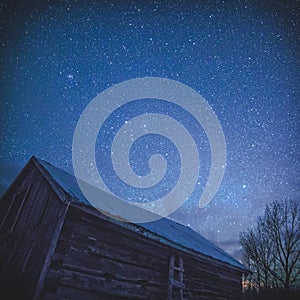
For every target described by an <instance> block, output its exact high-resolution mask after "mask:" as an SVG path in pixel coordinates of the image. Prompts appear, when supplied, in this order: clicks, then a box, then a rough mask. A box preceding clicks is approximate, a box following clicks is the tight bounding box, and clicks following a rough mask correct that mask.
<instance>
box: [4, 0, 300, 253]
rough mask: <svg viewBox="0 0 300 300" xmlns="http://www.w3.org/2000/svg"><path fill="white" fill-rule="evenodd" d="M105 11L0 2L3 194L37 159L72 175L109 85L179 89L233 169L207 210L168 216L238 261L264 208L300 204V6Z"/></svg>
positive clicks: (88, 4)
mask: <svg viewBox="0 0 300 300" xmlns="http://www.w3.org/2000/svg"><path fill="white" fill-rule="evenodd" d="M98 2H99V3H98ZM98 2H97V1H48V2H47V1H32V3H31V4H20V3H17V2H14V1H8V3H10V4H0V5H1V6H0V13H1V24H0V26H1V28H0V29H1V67H0V72H1V82H0V91H1V97H0V99H1V123H0V124H1V132H0V134H1V137H0V165H1V168H0V169H1V174H0V175H1V178H0V179H1V188H2V189H3V187H4V186H7V184H8V183H9V182H10V181H11V179H12V178H13V176H14V174H16V171H17V170H20V168H21V167H22V166H24V164H25V163H26V162H27V161H28V159H29V158H30V157H31V156H32V155H35V156H37V157H39V158H42V159H44V160H47V161H49V162H50V163H52V164H54V165H56V166H58V167H61V168H63V169H65V170H66V171H68V172H70V173H73V167H72V140H73V134H74V130H75V127H76V124H77V121H78V119H79V117H80V115H81V113H82V112H83V111H84V109H85V107H86V106H87V105H88V104H89V103H90V101H91V100H92V99H93V98H94V97H95V96H96V95H97V94H99V93H101V92H102V91H104V90H105V89H107V88H108V87H111V86H113V85H115V84H117V83H120V82H122V81H125V80H129V79H133V78H139V77H150V76H151V77H161V78H169V79H172V80H176V81H180V82H182V83H184V84H185V85H187V86H189V87H191V88H193V89H194V90H196V91H197V92H199V94H201V95H202V96H203V97H204V98H205V99H206V100H207V101H208V103H209V105H210V106H211V107H212V108H213V110H214V112H215V113H216V115H217V117H218V119H219V121H220V123H221V125H222V128H223V132H224V136H225V140H226V147H227V165H226V169H225V176H224V179H223V182H222V185H221V186H220V189H219V191H218V193H217V194H216V196H215V197H214V199H213V200H212V201H211V202H210V203H209V204H208V205H207V206H206V207H205V208H202V209H200V208H199V207H198V203H197V202H196V201H194V200H193V199H191V200H188V201H187V202H186V203H185V204H184V205H183V206H182V207H181V208H180V209H178V210H177V211H176V212H175V213H173V214H172V215H171V217H172V218H173V219H175V220H177V221H179V222H181V223H183V224H185V225H188V226H191V228H193V229H194V230H196V231H197V232H200V233H201V234H202V235H203V236H205V237H207V238H208V239H210V240H212V241H213V242H215V243H217V244H218V245H220V246H221V247H222V248H224V249H225V250H227V251H228V252H229V253H231V254H233V255H235V256H236V257H239V246H238V234H239V231H241V230H245V229H246V228H247V227H249V226H251V225H253V224H254V223H255V220H256V218H257V216H258V215H259V214H261V213H262V212H263V210H264V207H265V205H266V203H269V202H271V201H273V200H278V199H282V198H283V197H288V198H292V199H299V196H300V193H299V187H300V177H299V174H300V172H299V171H300V160H299V151H298V148H299V147H300V126H299V125H300V121H299V103H300V102H299V70H300V68H299V53H300V41H299V2H298V1H270V2H269V3H267V4H262V2H265V1H251V2H250V1H98ZM276 2H278V3H277V4H276ZM24 3H25V2H24ZM187 101H188V100H187ZM98 143H99V145H101V140H100V141H98ZM96 151H97V149H96ZM173 177H174V176H173ZM175 177H176V176H175ZM175 177H174V178H175ZM174 178H173V180H175V179H176V178H175V179H174Z"/></svg>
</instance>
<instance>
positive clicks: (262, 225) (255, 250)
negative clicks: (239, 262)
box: [240, 199, 300, 290]
mask: <svg viewBox="0 0 300 300" xmlns="http://www.w3.org/2000/svg"><path fill="white" fill-rule="evenodd" d="M299 222H300V205H299V203H298V201H293V200H287V199H284V200H282V201H275V202H273V203H271V204H269V205H267V206H266V210H265V213H264V215H263V216H261V217H259V218H258V221H257V225H256V228H252V229H248V230H247V231H246V232H243V233H241V236H240V243H241V245H242V248H243V256H244V263H245V264H247V265H248V266H249V268H250V270H251V271H252V272H253V274H252V283H253V284H254V285H256V287H257V289H258V290H259V289H260V288H261V287H264V288H270V287H277V286H280V287H284V288H285V289H286V290H288V289H290V287H291V286H292V285H294V284H295V283H296V282H297V280H298V279H299V277H300V263H299V260H300V228H299V226H300V225H299Z"/></svg>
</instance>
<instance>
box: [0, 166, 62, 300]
mask: <svg viewBox="0 0 300 300" xmlns="http://www.w3.org/2000/svg"><path fill="white" fill-rule="evenodd" d="M22 191H26V192H27V195H26V198H24V202H23V203H22V201H19V203H18V204H17V203H15V204H16V205H19V208H17V207H16V205H14V204H13V205H11V204H12V201H13V200H14V197H15V195H20V194H19V193H20V192H22ZM20 200H23V198H22V199H20ZM21 204H22V205H21ZM62 211H63V204H62V202H61V201H60V200H59V199H58V198H57V196H56V194H55V193H54V192H53V190H52V188H51V187H50V186H49V184H48V182H47V181H46V180H45V179H44V178H43V176H42V175H41V174H40V172H39V170H38V169H37V168H36V167H35V166H34V165H33V163H30V165H29V166H27V168H26V169H25V172H24V173H22V174H21V176H19V177H18V178H17V180H16V181H15V182H14V184H13V185H12V186H11V188H10V189H9V190H8V192H7V193H6V194H5V195H4V197H3V198H2V199H1V200H0V223H3V224H2V226H1V227H0V285H1V294H2V295H5V293H4V291H6V292H7V293H8V294H7V295H10V297H11V299H31V298H32V295H33V292H34V289H35V287H36V284H37V282H38V280H39V278H40V274H41V270H42V267H43V264H44V261H45V257H46V255H47V253H48V251H49V248H50V245H51V242H52V240H53V234H54V231H55V228H56V226H57V220H58V219H59V218H60V217H61V215H62ZM13 224H14V225H15V226H14V228H13V230H10V229H12V226H13ZM9 231H11V232H9Z"/></svg>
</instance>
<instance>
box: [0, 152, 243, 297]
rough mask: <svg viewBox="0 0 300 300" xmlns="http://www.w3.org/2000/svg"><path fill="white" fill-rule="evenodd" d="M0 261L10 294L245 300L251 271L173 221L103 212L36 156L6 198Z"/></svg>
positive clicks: (1, 205) (0, 215)
mask: <svg viewBox="0 0 300 300" xmlns="http://www.w3.org/2000/svg"><path fill="white" fill-rule="evenodd" d="M103 195H104V196H105V193H103ZM0 259H1V261H0V282H1V283H0V284H1V294H2V295H3V294H4V293H5V292H7V293H8V295H10V298H9V297H8V298H6V299H84V300H89V299H97V300H98V299H156V300H157V299H240V295H241V289H242V287H241V278H242V274H244V273H247V269H246V268H245V267H244V266H243V265H242V264H240V263H239V262H238V261H236V260H235V259H234V258H232V257H231V256H230V255H228V254H227V253H226V252H224V251H223V250H221V249H220V248H218V247H216V246H215V245H214V244H212V243H211V242H209V241H208V240H206V239H205V238H203V237H202V236H201V235H199V234H198V233H196V232H194V231H193V230H191V229H190V228H187V227H185V226H183V225H181V224H178V223H176V222H174V221H172V220H170V219H167V218H163V219H160V220H158V221H153V222H150V223H145V224H133V223H127V222H121V221H117V220H116V219H114V218H110V217H108V216H106V215H104V214H102V213H101V212H99V211H98V210H96V209H95V208H93V207H92V206H91V205H90V204H89V203H88V202H87V200H86V199H85V198H84V196H83V195H82V193H81V192H80V189H79V187H78V185H77V183H76V179H75V178H74V177H73V176H72V175H70V174H68V173H66V172H64V171H62V170H60V169H58V168H56V167H54V166H52V165H50V164H49V163H47V162H45V161H42V160H39V159H37V158H35V157H33V158H31V159H30V161H29V162H28V163H27V164H26V166H25V167H24V169H23V170H22V171H21V172H20V174H19V175H18V176H17V178H16V179H15V181H14V182H13V183H12V185H11V186H10V188H9V189H8V190H7V191H6V193H5V194H4V196H3V197H2V199H1V200H0Z"/></svg>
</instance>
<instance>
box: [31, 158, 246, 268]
mask: <svg viewBox="0 0 300 300" xmlns="http://www.w3.org/2000/svg"><path fill="white" fill-rule="evenodd" d="M31 161H33V162H34V163H35V165H36V166H37V167H39V169H40V170H41V171H42V173H43V174H44V175H45V177H46V178H47V180H49V181H50V183H51V184H52V186H53V187H54V188H55V189H59V191H58V194H59V195H63V193H66V194H68V195H69V196H71V197H72V199H73V200H75V202H77V203H81V204H85V205H88V206H92V205H91V203H90V202H89V201H88V200H87V199H86V198H85V197H84V195H83V193H82V192H81V190H80V188H79V186H78V184H77V181H76V178H75V177H74V176H73V175H71V174H69V173H67V172H65V171H63V170H61V169H59V168H57V167H55V166H53V165H51V164H50V163H48V162H46V161H44V160H41V159H38V158H36V157H32V159H31ZM62 192H63V193H62ZM103 196H104V197H111V195H110V194H108V193H106V192H103ZM61 198H62V200H65V199H64V198H63V197H61ZM107 210H108V212H110V213H112V214H113V212H111V209H110V207H107ZM111 222H113V223H117V224H119V225H121V226H124V227H126V228H128V229H129V230H132V231H139V230H138V228H141V227H142V228H143V230H142V232H143V234H144V235H146V236H149V237H152V238H156V239H157V240H159V241H160V242H162V243H164V244H169V245H171V246H174V245H175V246H177V248H180V249H181V250H183V251H187V252H191V251H192V252H197V253H201V254H204V255H206V256H209V257H211V258H214V259H217V260H219V261H222V262H225V263H227V264H229V265H231V266H233V267H237V268H239V269H242V270H244V271H246V272H247V268H246V267H245V266H244V265H242V264H241V263H240V262H238V261H237V260H236V259H234V258H233V257H232V256H230V255H229V254H228V253H226V252H225V251H224V250H222V249H221V248H219V247H217V246H216V245H214V244H213V243H212V242H210V241H208V240H207V239H205V238H204V237H203V236H201V235H200V234H199V233H197V232H195V231H193V230H192V229H191V228H189V227H186V226H184V225H182V224H179V223H177V222H175V221H173V220H171V219H168V218H161V219H159V220H156V221H152V222H147V223H139V224H133V223H127V222H121V221H117V220H115V219H111Z"/></svg>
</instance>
